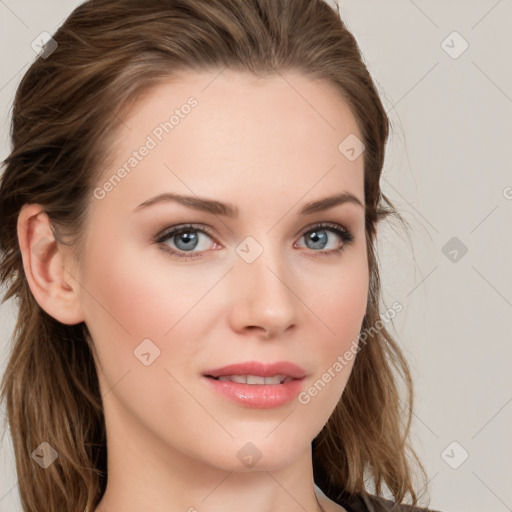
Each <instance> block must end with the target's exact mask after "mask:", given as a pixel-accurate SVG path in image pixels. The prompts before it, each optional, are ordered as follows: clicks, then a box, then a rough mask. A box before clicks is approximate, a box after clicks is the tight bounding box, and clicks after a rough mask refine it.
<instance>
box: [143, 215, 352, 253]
mask: <svg viewBox="0 0 512 512" xmlns="http://www.w3.org/2000/svg"><path fill="white" fill-rule="evenodd" d="M320 230H325V231H331V232H332V233H335V234H337V235H338V236H339V237H340V238H341V239H342V240H343V244H342V245H341V247H339V248H338V249H331V250H329V251H322V250H319V251H314V250H312V251H313V252H314V253H318V256H336V255H338V254H341V252H342V251H343V250H344V249H345V247H346V246H347V245H350V244H351V243H352V242H353V241H354V236H353V235H352V233H351V232H350V231H349V230H348V229H346V228H344V227H342V226H340V225H339V224H334V223H331V222H323V223H322V222H321V223H318V224H315V225H313V226H311V227H310V228H308V229H307V230H306V231H304V233H303V234H302V235H301V238H302V237H304V236H305V235H307V234H308V233H311V232H312V231H320ZM186 231H198V232H201V233H204V234H206V235H208V236H209V237H210V238H214V235H213V233H212V232H211V230H210V229H209V228H207V227H206V226H200V225H197V224H183V225H180V226H174V227H172V228H167V229H166V230H164V231H163V232H162V233H160V234H158V235H156V237H154V239H153V241H154V242H155V243H157V244H160V245H161V248H162V250H163V251H165V252H167V253H170V254H171V255H172V256H176V257H178V258H184V259H195V258H200V257H202V254H203V252H205V251H201V252H196V253H193V252H190V253H186V252H185V251H176V250H174V249H171V248H170V247H169V246H168V245H167V244H164V242H165V241H166V240H169V239H170V238H173V237H174V236H176V235H179V234H180V233H184V232H186ZM315 257H316V256H315Z"/></svg>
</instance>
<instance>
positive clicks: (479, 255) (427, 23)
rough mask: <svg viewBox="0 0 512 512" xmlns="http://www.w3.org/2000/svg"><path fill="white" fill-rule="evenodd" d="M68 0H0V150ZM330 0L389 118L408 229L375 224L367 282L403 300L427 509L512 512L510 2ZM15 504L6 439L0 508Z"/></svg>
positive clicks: (1, 340) (391, 192)
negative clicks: (46, 37)
mask: <svg viewBox="0 0 512 512" xmlns="http://www.w3.org/2000/svg"><path fill="white" fill-rule="evenodd" d="M79 3H80V2H78V1H70V0H51V1H50V0H45V1H44V2H41V1H36V0H31V1H29V0H0V40H1V45H0V57H1V66H0V70H1V75H0V130H1V134H0V158H2V159H3V158H5V157H6V156H7V154H8V117H9V112H10V107H11V103H12V100H13V97H14V93H15V89H16V86H17V84H18V83H19V80H20V79H21V77H22V75H23V73H24V71H25V70H26V69H27V67H28V65H29V64H30V62H31V61H32V60H33V59H34V57H35V54H34V52H33V50H32V48H31V42H32V41H33V40H34V38H36V36H38V35H39V34H40V33H41V32H42V31H47V32H50V33H53V32H54V31H55V30H56V28H57V27H58V26H59V25H60V24H61V22H62V21H63V19H64V18H65V17H66V16H67V15H68V14H69V13H70V12H71V10H72V8H73V7H74V6H76V5H78V4H79ZM340 9H341V14H342V17H343V19H344V20H345V21H346V22H347V24H348V26H349V28H350V29H351V30H352V31H353V33H354V34H355V36H356V38H357V39H358V41H359V44H360V47H361V49H362V51H363V54H364V56H365V58H366V60H367V63H368V65H369V68H370V70H371V72H372V74H373V76H374V78H375V79H376V81H377V83H378V84H379V88H380V92H381V94H382V97H383V100H384V104H385V106H386V108H387V110H388V111H389V115H390V117H391V120H392V123H393V134H392V136H391V140H390V143H389V148H388V156H387V160H386V166H385V172H384V178H383V189H384V192H385V193H386V194H387V195H388V197H390V199H391V200H392V201H393V202H394V203H395V205H396V206H397V207H398V209H399V210H400V212H401V213H402V214H403V215H404V216H405V218H406V219H407V220H408V222H409V223H410V226H411V229H410V239H409V238H408V237H407V235H406V234H405V233H404V232H403V230H402V229H401V228H400V226H399V225H398V224H396V229H392V227H391V226H389V227H386V228H384V229H382V230H381V232H380V235H379V248H380V255H381V256H380V259H381V265H382V280H383V288H384V292H385V302H386V305H391V304H392V303H393V302H394V301H399V302H400V303H401V304H403V306H404V309H403V311H402V312H401V313H399V314H398V315H397V317H396V319H395V329H396V335H397V337H398V339H399V341H400V343H401V345H402V346H403V347H404V349H405V351H406V353H407V355H408V357H409V361H410V364H411V366H412V370H413V374H414V377H415V381H416V396H417V408H416V411H415V416H414V424H413V433H412V440H413V443H414V446H415V447H416V448H417V450H418V451H419V453H420V455H421V456H422V458H423V460H424V462H425V466H426V468H427V471H428V473H429V477H430V479H431V506H432V507H433V508H437V509H440V510H442V511H443V512H447V511H453V512H481V511H483V510H485V511H486V512H502V511H503V512H505V511H507V510H512V488H511V486H510V475H511V474H512V462H511V461H512V441H511V436H510V432H512V428H511V427H512V404H511V402H512V383H511V378H510V362H511V355H512V343H511V334H510V333H511V327H512V314H511V313H512V271H511V264H510V262H511V261H512V238H511V233H512V230H511V227H512V222H511V219H512V199H511V198H512V173H511V163H512V137H511V135H512V115H511V114H512V67H511V64H510V48H512V30H511V24H510V20H511V19H512V2H511V1H510V0H500V1H496V0H471V1H468V0H465V1H462V0H458V1H454V0H444V1H442V0H435V1H434V0H428V1H427V0H414V1H413V0H387V1H386V2H383V1H377V0H373V1H372V0H350V1H343V2H341V7H340ZM454 31H456V32H458V34H459V35H457V34H452V33H453V32H454ZM443 41H445V42H444V43H443ZM466 43H467V44H468V45H469V46H468V48H467V49H466V50H465V51H464V52H463V53H461V54H460V55H458V54H459V53H460V52H461V50H462V49H463V48H464V46H465V44H466ZM450 54H451V56H450ZM454 57H456V58H454ZM507 187H508V188H507ZM453 237H456V240H455V241H452V242H451V244H455V245H450V244H449V245H448V246H446V244H447V243H448V242H449V241H450V240H451V239H452V238H453ZM464 247H466V248H467V253H466V254H464V255H462V253H463V248H464ZM454 251H456V252H454ZM452 260H455V261H452ZM14 315H15V312H14V308H13V305H12V303H7V304H4V305H2V306H1V307H0V371H3V367H4V365H5V361H6V357H7V351H8V349H9V339H10V335H11V332H12V328H13V326H14ZM0 414H3V411H2V410H0ZM506 433H508V435H506ZM454 442H455V443H456V444H452V443H454ZM34 448H35V447H34ZM466 452H467V454H468V455H469V456H468V458H467V460H465V461H464V462H462V461H463V459H464V456H465V453H466ZM457 466H458V467H457ZM18 511H21V506H20V504H19V498H18V494H17V486H16V479H15V473H14V459H13V457H12V450H11V445H10V440H9V437H8V436H5V439H4V443H3V446H1V455H0V512H18Z"/></svg>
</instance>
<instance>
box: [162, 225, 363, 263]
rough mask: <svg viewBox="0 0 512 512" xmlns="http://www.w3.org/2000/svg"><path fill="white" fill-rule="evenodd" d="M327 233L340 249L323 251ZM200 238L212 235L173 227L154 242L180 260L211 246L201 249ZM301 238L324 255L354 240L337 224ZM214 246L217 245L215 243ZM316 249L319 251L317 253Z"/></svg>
mask: <svg viewBox="0 0 512 512" xmlns="http://www.w3.org/2000/svg"><path fill="white" fill-rule="evenodd" d="M329 233H331V234H332V233H334V234H335V235H336V236H337V237H338V238H339V239H341V240H342V244H341V247H340V246H339V242H338V244H336V245H337V247H335V248H331V249H329V250H323V249H325V247H326V246H327V245H328V243H329V241H330V238H332V237H329V236H328V234H329ZM202 238H210V239H212V238H213V235H212V234H210V233H209V230H208V229H206V228H205V227H204V226H201V227H199V226H194V225H192V224H190V225H185V226H177V227H173V228H171V229H170V230H167V231H164V233H162V234H161V235H157V237H156V238H155V242H156V243H158V244H160V245H161V246H162V249H163V250H165V251H166V252H169V253H171V254H172V255H174V256H177V257H180V258H197V257H200V256H201V255H202V252H204V251H205V250H207V249H208V247H209V245H211V242H210V244H208V243H207V242H205V243H204V244H203V247H200V246H201V239H202ZM303 238H304V239H305V240H306V241H307V242H306V243H307V244H309V245H308V247H307V248H309V249H312V250H313V252H319V253H321V254H324V255H331V254H338V253H340V252H341V251H342V250H343V249H344V247H345V245H348V244H350V243H352V242H353V240H354V237H353V235H352V234H351V233H350V232H349V231H348V230H347V229H345V228H343V227H342V226H340V225H338V224H319V225H316V226H313V227H311V228H309V229H308V230H307V231H305V232H304V234H303V235H302V236H301V239H303ZM167 241H171V242H173V244H174V247H171V246H170V245H169V244H168V243H166V242H167ZM310 242H311V243H310ZM214 243H215V242H214ZM215 245H217V244H216V243H215ZM294 247H295V244H294ZM198 248H199V250H198V251H194V249H198ZM318 249H321V250H320V251H319V250H318ZM192 251H194V252H192ZM187 253H188V254H187Z"/></svg>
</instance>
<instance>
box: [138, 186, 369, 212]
mask: <svg viewBox="0 0 512 512" xmlns="http://www.w3.org/2000/svg"><path fill="white" fill-rule="evenodd" d="M167 202H175V203H178V204H181V205H183V206H187V207H188V208H192V209H194V210H199V211H202V212H206V213H211V214H214V215H222V216H224V217H229V218H237V217H238V214H239V213H240V212H239V209H238V207H237V206H236V205H234V204H231V203H222V202H220V201H216V200H214V199H207V198H205V197H199V196H186V195H182V194H175V193H170V192H166V193H163V194H158V195H157V196H154V197H151V198H150V199H147V200H146V201H144V202H143V203H141V204H139V206H137V207H136V208H135V210H134V211H140V210H142V209H145V208H148V207H149V206H153V205H155V204H158V203H167ZM346 203H349V204H356V205H359V206H360V207H361V208H363V209H364V205H363V203H362V202H361V201H360V200H359V199H358V198H357V197H356V196H355V195H354V194H352V193H351V192H342V193H340V194H336V195H333V196H328V197H324V198H323V199H318V200H316V201H311V202H309V203H306V204H305V205H304V206H303V207H302V209H301V210H300V211H299V215H301V216H304V215H311V214H313V213H316V212H321V211H325V210H330V209H331V208H334V207H335V206H338V205H340V204H346Z"/></svg>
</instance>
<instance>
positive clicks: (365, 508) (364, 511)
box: [338, 494, 440, 512]
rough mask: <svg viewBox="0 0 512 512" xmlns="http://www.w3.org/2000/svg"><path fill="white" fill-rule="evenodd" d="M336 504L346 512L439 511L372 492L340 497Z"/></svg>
mask: <svg viewBox="0 0 512 512" xmlns="http://www.w3.org/2000/svg"><path fill="white" fill-rule="evenodd" d="M338 504H339V505H341V506H343V507H344V508H345V509H346V510H347V512H440V511H438V510H433V509H429V508H422V507H413V506H411V505H405V504H396V503H395V502H393V501H391V500H387V499H385V498H382V497H380V496H374V495H372V494H357V495H355V496H351V497H346V498H342V499H341V500H340V501H339V502H338Z"/></svg>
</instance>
